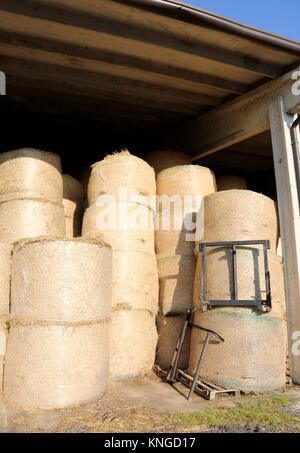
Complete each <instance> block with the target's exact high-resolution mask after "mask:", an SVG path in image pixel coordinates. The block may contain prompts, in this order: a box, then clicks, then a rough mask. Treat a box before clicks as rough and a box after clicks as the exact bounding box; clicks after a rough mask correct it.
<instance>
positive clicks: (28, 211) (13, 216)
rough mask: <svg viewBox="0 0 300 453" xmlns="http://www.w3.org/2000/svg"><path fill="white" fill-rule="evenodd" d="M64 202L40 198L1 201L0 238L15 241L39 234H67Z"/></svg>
mask: <svg viewBox="0 0 300 453" xmlns="http://www.w3.org/2000/svg"><path fill="white" fill-rule="evenodd" d="M65 231H66V230H65V219H64V208H63V205H62V204H56V203H52V202H45V201H39V200H26V199H23V200H10V201H6V202H3V203H0V240H1V241H8V242H15V241H18V240H20V239H24V238H30V237H39V236H64V235H65Z"/></svg>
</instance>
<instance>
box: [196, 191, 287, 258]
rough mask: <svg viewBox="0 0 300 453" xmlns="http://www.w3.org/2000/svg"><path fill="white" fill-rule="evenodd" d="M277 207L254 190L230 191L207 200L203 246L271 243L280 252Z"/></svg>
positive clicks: (209, 197)
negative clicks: (241, 242)
mask: <svg viewBox="0 0 300 453" xmlns="http://www.w3.org/2000/svg"><path fill="white" fill-rule="evenodd" d="M277 235H278V221H277V210H276V204H275V203H274V201H273V200H271V199H270V198H268V197H266V196H265V195H262V194H259V193H257V192H252V191H250V190H226V191H223V192H217V193H216V194H212V195H208V196H207V197H205V200H204V237H203V238H202V239H201V242H223V241H243V240H245V241H246V240H255V239H269V240H270V242H271V250H272V251H273V252H276V244H277Z"/></svg>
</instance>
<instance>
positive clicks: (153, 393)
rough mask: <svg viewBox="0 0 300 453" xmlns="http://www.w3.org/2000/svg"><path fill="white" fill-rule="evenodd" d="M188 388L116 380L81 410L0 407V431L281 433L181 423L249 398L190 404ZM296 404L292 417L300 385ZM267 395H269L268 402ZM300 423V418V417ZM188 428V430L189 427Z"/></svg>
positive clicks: (147, 379) (150, 379) (299, 408)
mask: <svg viewBox="0 0 300 453" xmlns="http://www.w3.org/2000/svg"><path fill="white" fill-rule="evenodd" d="M187 393H188V389H187V388H186V387H184V386H183V385H181V384H179V383H176V384H175V385H174V386H171V385H170V384H167V383H165V382H164V381H163V380H162V379H161V378H160V377H159V376H157V374H155V373H154V372H152V373H150V374H149V375H147V376H144V377H139V378H136V379H132V380H128V381H126V380H125V381H119V382H111V383H109V385H108V389H107V391H106V394H105V395H104V397H103V398H102V399H101V400H98V401H95V402H93V403H89V404H83V405H80V406H76V407H72V408H67V409H56V410H48V411H41V410H38V411H24V410H15V409H12V408H9V407H4V406H2V407H1V406H0V432H6V433H22V432H34V433H40V432H48V433H49V432H50V433H59V432H62V433H97V432H98V433H99V432H101V433H114V432H151V433H164V432H184V431H188V432H245V433H248V432H274V431H275V432H279V431H278V430H274V429H273V428H272V427H270V426H266V427H264V426H261V425H255V424H254V425H253V424H251V425H249V426H245V425H239V424H226V425H222V424H215V425H214V426H205V425H203V426H202V425H201V426H188V421H187V422H186V423H183V424H182V423H179V424H177V423H175V424H174V419H175V420H176V417H177V414H178V417H179V419H182V414H184V417H185V418H187V420H188V415H186V414H192V413H199V412H201V413H202V412H203V413H206V412H205V411H208V413H209V411H211V410H212V409H213V410H223V411H224V410H226V409H230V408H237V407H239V406H240V405H241V404H243V401H245V398H246V397H245V396H241V397H239V398H235V397H231V396H222V397H220V399H216V400H215V401H207V400H205V399H204V398H202V397H200V396H197V395H194V396H193V397H192V399H191V400H190V401H187V399H186V395H187ZM284 395H289V396H291V397H292V398H293V403H291V404H289V405H288V407H287V408H285V409H284V410H285V411H286V414H287V413H289V414H290V415H286V417H290V418H293V419H294V418H295V417H298V416H300V387H296V386H288V389H287V392H286V393H284ZM265 397H266V396H264V398H265ZM249 398H250V400H251V401H259V400H260V399H262V398H263V397H262V396H255V395H254V396H249V395H248V396H247V401H249ZM299 420H300V419H299ZM186 425H187V426H186Z"/></svg>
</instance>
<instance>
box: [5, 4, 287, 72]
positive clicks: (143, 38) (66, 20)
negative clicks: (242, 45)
mask: <svg viewBox="0 0 300 453" xmlns="http://www.w3.org/2000/svg"><path fill="white" fill-rule="evenodd" d="M2 8H3V10H2V11H1V15H0V28H1V29H2V30H6V31H11V32H16V31H18V33H24V34H29V35H30V36H34V35H36V33H37V34H38V36H40V37H47V35H48V36H50V34H51V35H52V31H53V32H54V33H55V31H56V35H57V38H56V39H57V40H59V39H60V37H61V36H64V38H63V39H64V40H66V36H68V39H72V35H73V36H74V33H75V34H76V35H77V39H79V40H81V45H88V44H89V43H93V44H94V45H95V44H96V43H97V44H98V46H101V42H102V48H103V46H105V48H106V49H109V50H111V51H112V52H113V51H115V50H116V48H118V47H119V48H122V49H123V53H125V54H132V55H134V54H140V55H141V52H142V53H143V54H148V55H149V57H150V56H151V55H152V58H153V57H154V55H155V58H156V59H157V58H159V57H161V58H163V59H164V60H165V61H167V62H169V63H170V62H171V61H176V60H177V61H180V59H181V60H182V61H185V64H187V65H188V64H189V60H190V64H192V65H193V58H195V57H196V58H198V59H202V60H203V64H205V62H208V61H212V62H214V64H215V63H216V62H218V63H220V64H222V65H225V66H228V69H229V70H230V67H231V68H236V69H240V70H242V71H244V72H247V71H249V72H251V73H254V74H257V75H260V76H264V77H269V78H275V77H278V76H279V75H280V74H281V72H282V69H281V65H280V64H273V63H266V62H265V61H263V60H260V59H259V58H255V57H253V56H251V55H248V54H247V53H245V52H238V51H236V50H235V51H233V50H229V49H226V48H224V47H223V46H222V45H220V46H216V45H211V44H208V43H206V42H201V43H198V42H196V43H195V42H194V41H189V40H183V39H178V37H177V36H176V35H174V34H170V33H168V32H167V30H161V31H159V30H157V31H156V32H155V33H153V30H151V28H150V29H147V28H145V27H138V26H134V25H133V24H132V25H131V26H129V27H128V26H127V27H126V26H124V24H122V23H120V22H117V21H111V20H109V18H107V17H105V18H101V17H96V16H91V15H87V14H85V13H84V12H78V11H76V10H69V9H59V8H57V7H55V8H53V7H51V6H48V5H41V4H39V5H38V8H37V7H36V5H34V4H33V3H31V2H22V3H20V2H11V1H9V2H4V4H3V6H2ZM16 13H17V14H16ZM62 27H63V29H62ZM83 40H84V41H85V42H83ZM91 47H92V46H91ZM220 69H221V68H220Z"/></svg>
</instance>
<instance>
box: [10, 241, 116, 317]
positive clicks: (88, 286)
mask: <svg viewBox="0 0 300 453" xmlns="http://www.w3.org/2000/svg"><path fill="white" fill-rule="evenodd" d="M11 272H12V277H11V315H12V317H13V318H17V319H33V320H48V321H64V322H83V321H93V320H99V319H104V318H108V317H109V315H110V309H111V278H112V251H111V248H110V247H108V246H102V245H100V244H96V243H91V242H87V241H84V240H82V239H80V240H62V239H45V238H39V239H37V240H34V241H26V242H24V243H22V242H21V243H18V244H16V246H15V249H14V253H13V258H12V271H11Z"/></svg>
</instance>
